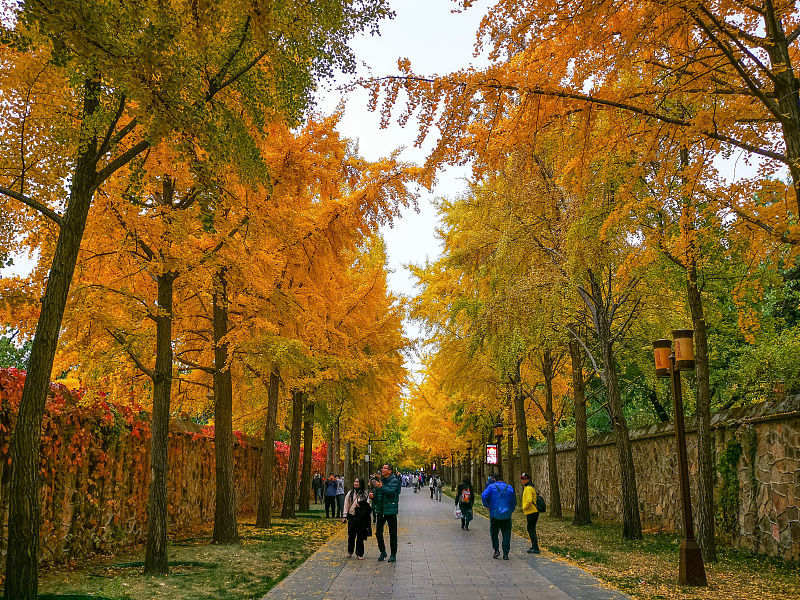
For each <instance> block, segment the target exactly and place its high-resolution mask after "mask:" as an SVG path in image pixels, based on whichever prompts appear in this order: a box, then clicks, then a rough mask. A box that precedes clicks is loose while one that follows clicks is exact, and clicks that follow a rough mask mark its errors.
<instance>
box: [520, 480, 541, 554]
mask: <svg viewBox="0 0 800 600" xmlns="http://www.w3.org/2000/svg"><path fill="white" fill-rule="evenodd" d="M520 479H521V480H522V512H523V513H525V518H526V519H527V520H528V535H529V536H530V537H531V547H530V549H529V550H528V554H539V538H538V537H537V536H536V523H537V522H538V521H539V509H537V508H536V488H535V487H533V483H531V476H530V475H528V474H527V473H523V474H522V475H521V476H520Z"/></svg>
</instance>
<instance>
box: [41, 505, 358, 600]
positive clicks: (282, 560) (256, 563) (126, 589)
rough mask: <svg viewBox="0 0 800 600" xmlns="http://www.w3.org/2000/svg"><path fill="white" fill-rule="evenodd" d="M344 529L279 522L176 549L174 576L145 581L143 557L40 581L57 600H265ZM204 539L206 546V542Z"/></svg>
mask: <svg viewBox="0 0 800 600" xmlns="http://www.w3.org/2000/svg"><path fill="white" fill-rule="evenodd" d="M341 527H342V525H341V521H340V520H339V519H330V520H325V519H289V520H287V519H275V525H274V526H273V527H272V528H271V529H268V530H265V529H256V528H255V527H252V526H248V525H241V524H240V526H239V535H240V543H239V544H230V545H215V544H211V540H210V531H209V532H208V533H209V535H208V537H205V538H202V537H199V538H197V539H198V542H197V543H195V544H192V545H186V544H184V543H180V542H179V543H177V544H171V545H170V548H169V557H170V574H169V575H167V576H164V577H156V576H145V575H143V574H142V567H143V564H142V563H141V561H139V560H136V559H138V558H140V557H141V552H143V550H139V554H134V555H130V556H120V557H115V558H114V559H113V560H105V561H102V560H97V561H88V562H87V563H86V564H81V565H80V567H79V568H77V569H75V570H58V571H51V572H48V573H45V574H44V575H43V576H42V577H41V578H40V586H39V589H40V590H41V594H40V596H39V597H40V598H47V597H49V598H51V599H52V600H73V599H74V600H84V599H88V598H92V599H94V600H98V599H100V600H151V599H152V598H170V600H206V599H207V600H211V599H214V600H244V599H250V598H261V597H263V596H264V595H265V594H266V593H267V592H268V591H269V590H270V589H271V588H272V587H273V586H275V585H276V584H277V583H278V582H279V581H280V580H281V579H283V578H284V577H286V575H288V574H289V573H290V572H291V571H293V570H294V569H295V568H296V567H297V566H298V565H300V564H301V563H302V562H303V561H305V559H306V558H307V557H308V556H309V555H311V554H312V553H313V552H315V551H316V550H317V549H318V548H319V547H320V546H321V545H322V544H324V543H325V542H326V541H327V540H328V538H329V537H330V536H331V535H332V534H333V533H335V532H336V531H338V530H339V529H340V528H341ZM200 540H202V542H201V541H200Z"/></svg>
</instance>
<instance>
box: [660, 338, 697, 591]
mask: <svg viewBox="0 0 800 600" xmlns="http://www.w3.org/2000/svg"><path fill="white" fill-rule="evenodd" d="M693 334H694V332H693V331H692V330H691V329H678V330H675V331H673V332H672V337H673V338H674V340H675V350H674V352H673V351H672V342H670V340H656V341H655V342H653V351H654V354H655V359H656V375H658V376H659V377H669V378H670V380H671V382H672V404H673V409H674V412H675V443H676V445H677V449H678V468H679V479H680V486H681V511H682V513H683V539H682V540H681V547H680V566H679V571H678V582H679V583H680V584H681V585H695V586H705V585H708V580H707V579H706V569H705V564H704V563H703V554H702V553H701V551H700V546H698V545H697V540H695V537H694V521H693V520H692V497H691V494H690V490H689V459H688V453H687V451H686V427H685V423H684V414H683V394H682V390H681V371H685V370H690V369H694V347H693V345H692V338H693Z"/></svg>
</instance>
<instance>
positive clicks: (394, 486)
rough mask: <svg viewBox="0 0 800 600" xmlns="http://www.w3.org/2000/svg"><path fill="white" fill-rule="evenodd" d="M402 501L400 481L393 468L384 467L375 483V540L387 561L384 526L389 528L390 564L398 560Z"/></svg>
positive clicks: (382, 556)
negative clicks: (398, 508) (400, 500)
mask: <svg viewBox="0 0 800 600" xmlns="http://www.w3.org/2000/svg"><path fill="white" fill-rule="evenodd" d="M399 499H400V480H399V479H398V478H397V477H395V476H394V475H393V474H392V467H391V466H389V465H388V464H387V465H383V468H382V469H381V478H380V479H379V480H378V481H376V482H375V498H374V499H373V502H372V508H373V510H374V511H375V514H376V515H377V516H378V520H377V525H376V526H375V540H376V541H377V542H378V550H380V556H378V560H379V561H382V560H386V544H385V543H384V541H383V526H384V525H388V526H389V548H390V550H391V554H390V555H389V562H395V561H396V560H397V505H398V503H399Z"/></svg>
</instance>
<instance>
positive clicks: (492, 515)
mask: <svg viewBox="0 0 800 600" xmlns="http://www.w3.org/2000/svg"><path fill="white" fill-rule="evenodd" d="M481 501H482V502H483V505H484V506H485V507H486V508H488V509H489V535H491V537H492V548H494V556H493V558H500V544H499V541H498V533H502V534H503V560H508V552H509V550H511V515H512V514H513V513H514V509H515V508H516V506H517V494H516V493H515V492H514V488H513V487H511V486H510V485H508V484H507V483H506V482H505V481H503V477H502V475H496V476H495V482H494V483H492V484H489V485H488V486H487V487H486V489H485V490H483V494H481Z"/></svg>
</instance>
